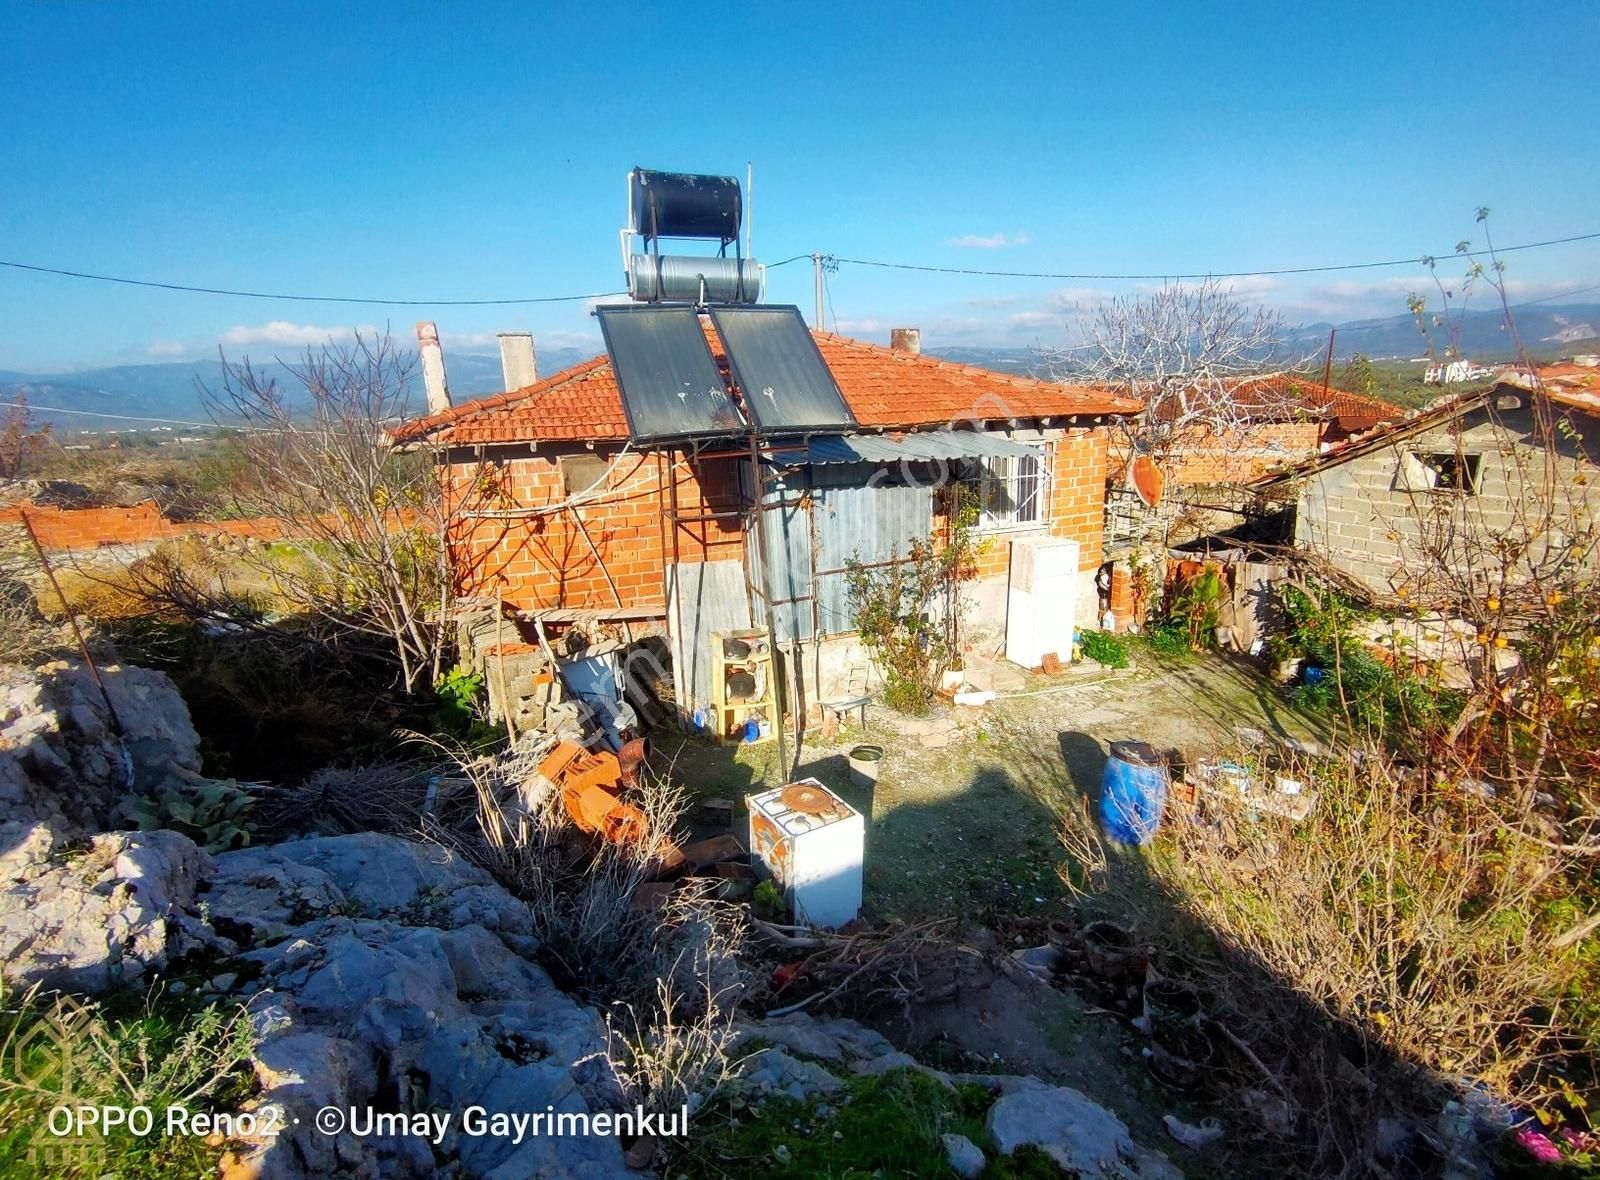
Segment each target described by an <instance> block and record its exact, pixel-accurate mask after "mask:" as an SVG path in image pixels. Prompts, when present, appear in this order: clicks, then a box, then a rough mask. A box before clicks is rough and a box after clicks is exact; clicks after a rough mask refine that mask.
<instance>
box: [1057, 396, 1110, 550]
mask: <svg viewBox="0 0 1600 1180" xmlns="http://www.w3.org/2000/svg"><path fill="white" fill-rule="evenodd" d="M1110 454H1111V433H1110V431H1109V430H1107V429H1106V428H1105V427H1097V428H1096V429H1094V430H1069V431H1068V432H1067V433H1066V434H1065V435H1063V436H1062V437H1061V438H1059V439H1057V440H1056V449H1055V457H1054V458H1053V460H1052V468H1051V473H1050V535H1051V536H1055V537H1071V538H1072V539H1073V540H1075V541H1077V542H1078V544H1079V545H1080V546H1081V551H1080V553H1079V556H1078V568H1079V569H1080V570H1096V569H1099V568H1100V563H1101V562H1102V561H1103V560H1104V553H1105V527H1106V479H1107V478H1108V476H1109V474H1110Z"/></svg>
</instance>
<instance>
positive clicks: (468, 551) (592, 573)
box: [447, 449, 743, 610]
mask: <svg viewBox="0 0 1600 1180" xmlns="http://www.w3.org/2000/svg"><path fill="white" fill-rule="evenodd" d="M566 453H568V454H584V453H587V452H585V451H583V450H581V449H577V450H572V451H568V452H566ZM605 454H606V455H607V457H609V458H610V459H611V466H610V470H609V471H608V472H607V475H606V480H605V483H604V484H603V485H602V486H601V488H597V489H596V492H597V493H598V492H601V491H603V492H604V498H603V499H600V500H598V501H596V502H592V503H589V504H585V505H583V506H582V507H580V508H579V509H578V510H577V513H578V516H579V517H580V518H581V520H582V528H580V527H579V525H578V523H577V521H576V520H575V519H574V514H573V512H572V511H570V510H562V511H559V512H554V513H549V514H545V515H539V516H522V517H515V516H508V517H505V518H499V517H495V516H494V515H492V513H493V512H496V511H506V510H512V511H515V510H519V509H527V508H540V507H551V506H553V505H557V504H560V503H561V502H562V501H563V500H564V499H565V496H566V493H565V490H564V488H563V486H562V479H561V470H560V467H559V463H558V460H559V458H560V457H561V452H552V453H551V454H549V455H530V456H526V457H518V458H511V459H506V460H504V461H502V462H499V463H493V462H483V463H479V462H476V461H472V462H461V463H456V464H452V465H451V466H450V467H449V468H448V469H447V472H448V478H449V479H450V480H451V481H452V482H453V484H454V485H455V486H456V487H457V488H458V489H459V488H461V487H462V486H463V485H464V484H465V483H466V482H467V481H472V480H478V481H480V486H482V483H481V481H484V480H493V481H496V482H497V483H498V488H499V494H498V496H497V497H496V498H495V503H494V504H492V505H490V506H488V510H487V512H486V513H485V514H482V515H477V516H475V517H473V518H471V519H469V520H467V521H465V522H464V523H463V524H462V525H461V526H460V527H459V528H458V529H457V530H456V532H455V535H454V536H453V537H452V563H453V565H454V568H455V570H456V573H457V590H458V591H459V592H460V593H462V594H467V595H484V596H490V595H498V596H500V597H501V598H503V599H504V601H505V602H506V603H507V604H508V605H510V606H511V607H512V608H513V609H517V610H536V609H546V608H551V607H568V608H573V609H606V608H610V607H615V606H616V605H617V598H618V597H620V598H621V600H622V605H623V606H626V607H638V608H648V609H661V608H663V607H664V604H665V596H664V589H665V588H664V576H665V568H666V564H667V561H668V560H670V557H671V534H670V533H668V534H664V533H663V527H664V522H663V509H664V507H665V506H666V503H668V502H670V501H664V499H663V497H662V494H661V493H662V489H663V484H662V470H663V465H668V470H669V472H670V478H673V479H675V481H676V483H677V488H678V514H679V517H680V523H679V524H678V526H677V536H678V557H679V560H681V561H718V560H730V559H737V558H739V557H740V556H741V554H742V539H743V533H742V530H741V525H740V521H739V519H738V517H737V516H736V515H735V516H724V517H720V518H718V519H714V520H698V519H693V518H695V517H698V516H700V515H703V514H705V513H706V512H708V511H712V510H716V511H730V510H731V511H733V512H735V513H737V511H738V483H737V466H738V462H739V460H737V459H734V460H728V459H702V460H701V461H700V462H699V463H698V464H697V465H691V464H690V463H689V461H688V460H687V459H684V458H682V457H679V458H678V459H677V461H676V463H675V464H673V463H670V461H669V460H668V459H667V458H666V457H664V456H661V455H658V454H651V455H640V454H634V453H630V454H626V455H620V456H619V455H618V454H617V453H616V452H615V451H614V450H613V451H610V452H605ZM666 486H667V487H668V488H669V489H670V484H669V485H666ZM585 530H587V532H588V534H589V540H592V541H593V542H594V548H595V549H597V550H598V551H599V555H600V556H599V560H596V557H595V552H594V550H592V549H591V548H590V547H589V541H586V540H585V539H584V535H583V534H584V531H585ZM663 541H665V542H666V545H667V549H666V551H665V555H664V552H663ZM608 573H609V575H610V581H609V582H608V581H607V577H606V575H607V574H608ZM613 584H614V585H615V588H616V592H615V594H613V591H612V586H613Z"/></svg>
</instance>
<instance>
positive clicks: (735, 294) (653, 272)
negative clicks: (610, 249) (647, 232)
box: [628, 254, 766, 303]
mask: <svg viewBox="0 0 1600 1180" xmlns="http://www.w3.org/2000/svg"><path fill="white" fill-rule="evenodd" d="M702 278H703V279H704V280H705V291H704V297H705V301H706V302H708V303H760V302H761V288H762V286H763V284H764V283H765V282H766V268H765V267H763V266H762V265H761V264H760V263H759V262H757V261H755V260H754V259H753V258H744V259H739V258H691V257H688V256H685V255H675V254H668V255H657V254H634V255H632V256H631V257H630V258H629V260H628V294H629V295H631V296H632V297H633V298H634V299H635V300H636V301H637V302H640V303H663V302H664V303H698V302H699V301H700V299H701V285H700V284H701V279H702Z"/></svg>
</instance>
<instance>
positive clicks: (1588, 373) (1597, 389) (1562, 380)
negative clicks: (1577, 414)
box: [1535, 364, 1600, 414]
mask: <svg viewBox="0 0 1600 1180" xmlns="http://www.w3.org/2000/svg"><path fill="white" fill-rule="evenodd" d="M1535 371H1536V372H1537V373H1538V374H1539V382H1540V384H1542V385H1543V386H1544V391H1545V393H1547V394H1549V396H1550V400H1551V401H1553V402H1559V403H1561V404H1562V405H1564V406H1572V407H1573V408H1575V409H1579V410H1585V411H1587V412H1588V413H1591V414H1600V368H1597V367H1595V366H1592V365H1573V364H1563V365H1541V366H1540V367H1539V368H1538V369H1537V370H1535Z"/></svg>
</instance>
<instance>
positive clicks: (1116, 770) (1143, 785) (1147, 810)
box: [1100, 742, 1167, 844]
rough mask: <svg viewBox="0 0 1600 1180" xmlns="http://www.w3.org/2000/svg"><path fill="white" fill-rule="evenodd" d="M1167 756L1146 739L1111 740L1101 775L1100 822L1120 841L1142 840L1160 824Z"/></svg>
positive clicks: (1165, 792) (1138, 842)
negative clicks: (1145, 740)
mask: <svg viewBox="0 0 1600 1180" xmlns="http://www.w3.org/2000/svg"><path fill="white" fill-rule="evenodd" d="M1166 802H1167V760H1166V759H1165V758H1163V757H1162V756H1161V753H1160V751H1158V750H1157V749H1156V748H1155V747H1154V746H1152V745H1150V744H1149V743H1148V742H1112V743H1111V757H1110V758H1108V759H1107V760H1106V769H1105V774H1104V775H1102V776H1101V779H1100V822H1101V823H1102V824H1103V825H1104V826H1105V830H1106V835H1107V836H1109V837H1110V838H1111V839H1112V840H1115V841H1116V842H1117V843H1119V844H1143V843H1145V842H1147V841H1148V840H1149V839H1150V837H1151V836H1153V835H1155V831H1156V828H1158V827H1160V826H1161V811H1162V808H1163V807H1164V806H1165V805H1166Z"/></svg>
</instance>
